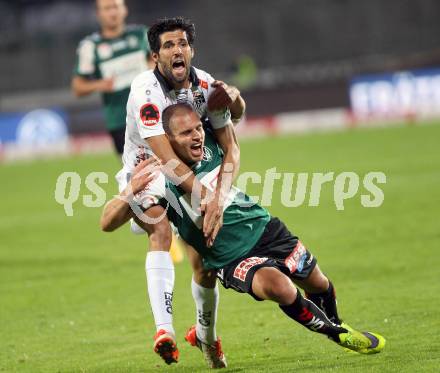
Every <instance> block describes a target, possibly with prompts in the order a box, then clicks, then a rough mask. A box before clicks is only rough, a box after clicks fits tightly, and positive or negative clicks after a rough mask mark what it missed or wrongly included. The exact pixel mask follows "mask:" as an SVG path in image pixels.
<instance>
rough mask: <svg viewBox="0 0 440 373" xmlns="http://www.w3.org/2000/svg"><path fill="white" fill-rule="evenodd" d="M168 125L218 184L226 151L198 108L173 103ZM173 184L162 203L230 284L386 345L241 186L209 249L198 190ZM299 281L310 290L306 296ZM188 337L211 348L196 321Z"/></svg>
mask: <svg viewBox="0 0 440 373" xmlns="http://www.w3.org/2000/svg"><path fill="white" fill-rule="evenodd" d="M163 126H164V129H165V132H166V134H167V136H168V138H169V141H170V144H171V146H172V147H173V150H174V151H175V153H176V155H177V156H178V157H179V158H180V159H181V160H182V161H184V162H185V163H186V164H187V165H188V166H190V167H191V169H192V171H193V172H194V173H195V175H196V177H197V178H199V180H200V182H201V183H202V184H203V185H205V186H207V187H209V186H211V187H215V183H216V180H217V179H218V176H219V175H218V173H219V170H220V165H221V164H222V151H221V149H220V148H219V146H218V145H217V143H216V141H215V138H214V135H213V134H212V132H211V131H210V130H206V131H205V130H204V129H203V125H202V122H201V121H200V118H199V116H198V115H197V113H195V112H194V110H193V108H192V107H191V106H189V105H187V104H175V105H172V106H169V107H168V108H166V109H165V110H164V112H163ZM150 163H154V161H152V160H151V159H150V160H147V161H144V163H142V164H140V165H139V166H138V167H137V168H136V171H135V172H134V176H133V178H132V185H131V187H132V188H133V189H132V191H131V192H132V193H136V192H137V191H138V190H142V188H143V187H145V185H146V184H148V183H149V182H150V181H151V178H152V173H151V172H150V171H149V170H148V167H150V166H151V165H150ZM165 167H166V165H165ZM137 175H140V176H139V177H136V176H137ZM158 177H161V174H159V175H158ZM225 177H227V176H225V175H223V179H224V178H225ZM166 186H167V189H166V192H165V193H164V195H162V196H161V197H162V198H161V203H162V205H163V206H164V207H166V208H167V215H168V218H169V220H170V221H172V222H173V224H174V225H175V226H176V227H177V229H178V231H179V233H180V234H181V236H182V237H183V238H184V240H185V241H186V242H187V243H188V244H190V245H192V246H193V247H194V249H195V250H196V251H197V252H198V253H199V254H200V255H201V256H202V257H203V264H204V266H205V268H211V269H213V271H215V272H216V274H217V277H218V278H219V280H220V282H221V283H222V284H223V286H224V287H225V288H232V289H234V290H236V291H238V292H242V293H248V294H250V295H251V296H252V297H254V298H255V299H256V300H272V301H274V302H276V303H278V305H279V307H280V309H281V310H282V311H283V312H284V313H285V314H286V315H287V316H288V317H290V318H292V319H293V320H295V321H297V322H299V323H300V324H302V325H303V326H305V327H306V328H308V329H309V330H311V331H313V332H317V333H321V334H324V335H326V336H327V337H328V338H329V339H330V340H332V341H334V342H336V343H338V344H339V345H340V346H342V347H344V348H347V349H350V350H353V351H356V352H358V353H362V354H372V353H377V352H380V351H381V350H382V349H383V347H384V345H385V339H384V338H383V337H382V336H380V335H379V334H376V333H371V332H359V331H357V330H355V329H353V328H351V327H350V326H349V325H347V324H346V323H343V322H342V320H341V319H340V318H339V315H338V311H337V306H336V297H335V292H334V287H333V285H332V283H331V281H329V279H328V278H327V277H326V276H325V275H324V274H323V273H322V272H321V270H320V269H319V267H318V265H317V260H316V258H315V257H314V256H313V255H312V254H311V253H310V252H309V251H308V250H307V249H306V248H305V247H304V245H303V244H302V243H301V241H299V239H298V237H296V236H295V235H293V234H291V233H290V232H289V230H288V229H287V228H286V226H285V225H284V224H283V223H282V222H281V221H280V220H279V219H277V218H275V217H271V216H270V215H269V213H268V212H267V211H266V210H265V209H264V208H262V207H261V206H259V205H258V204H255V203H253V202H252V201H251V200H250V199H249V198H248V197H247V196H246V195H245V194H244V193H242V192H241V191H239V190H238V189H236V188H231V189H230V190H225V193H227V196H225V198H224V201H225V204H224V206H223V207H224V215H223V220H224V221H223V227H222V228H221V229H220V231H219V233H218V235H217V237H216V239H215V241H214V244H213V246H212V247H210V248H207V247H206V244H205V240H204V235H203V231H202V229H201V227H202V216H201V215H200V213H199V212H198V211H197V210H196V209H193V208H192V206H191V196H189V195H188V194H187V193H185V192H184V190H183V189H182V188H180V187H179V186H178V185H177V186H176V185H174V184H173V183H172V182H171V181H169V180H166ZM125 195H127V193H125ZM158 197H159V196H158ZM130 205H131V207H132V208H133V204H132V203H130ZM110 206H111V203H110ZM134 210H135V212H136V211H137V212H138V213H139V210H137V209H136V208H135V209H134ZM121 213H123V214H125V213H127V210H124V211H122V210H121ZM137 215H138V214H137ZM138 218H142V217H141V216H139V215H138ZM294 284H296V285H298V286H299V287H301V288H302V289H304V291H305V293H306V297H303V296H302V295H301V293H300V291H299V290H298V289H297V288H296V287H295V285H294ZM186 339H187V341H188V342H190V343H191V344H192V345H194V346H198V347H199V348H200V349H201V350H202V351H203V347H204V346H203V343H202V342H201V341H200V340H199V338H198V337H197V334H196V330H195V329H194V327H193V328H191V329H190V330H189V332H188V333H187V336H186Z"/></svg>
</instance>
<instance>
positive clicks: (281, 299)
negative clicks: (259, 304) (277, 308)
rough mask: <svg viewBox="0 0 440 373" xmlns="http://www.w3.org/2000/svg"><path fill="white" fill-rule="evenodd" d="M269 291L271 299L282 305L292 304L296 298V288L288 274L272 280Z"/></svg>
mask: <svg viewBox="0 0 440 373" xmlns="http://www.w3.org/2000/svg"><path fill="white" fill-rule="evenodd" d="M267 291H268V294H269V295H270V297H271V299H272V300H274V301H275V302H277V303H279V304H281V305H288V304H292V303H293V302H294V301H295V299H296V288H295V286H294V285H293V284H292V282H291V281H290V279H289V278H288V277H287V276H284V278H278V279H277V280H275V281H272V283H271V284H270V286H269V287H268V289H267Z"/></svg>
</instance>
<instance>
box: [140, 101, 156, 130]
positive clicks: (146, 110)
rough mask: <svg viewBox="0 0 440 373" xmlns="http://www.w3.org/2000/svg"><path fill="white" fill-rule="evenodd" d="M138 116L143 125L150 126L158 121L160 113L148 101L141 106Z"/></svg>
mask: <svg viewBox="0 0 440 373" xmlns="http://www.w3.org/2000/svg"><path fill="white" fill-rule="evenodd" d="M140 117H141V120H142V123H143V124H144V126H147V127H151V126H155V125H156V124H157V123H159V119H160V113H159V109H158V108H157V106H156V105H154V104H151V103H148V104H145V105H144V106H142V107H141V111H140Z"/></svg>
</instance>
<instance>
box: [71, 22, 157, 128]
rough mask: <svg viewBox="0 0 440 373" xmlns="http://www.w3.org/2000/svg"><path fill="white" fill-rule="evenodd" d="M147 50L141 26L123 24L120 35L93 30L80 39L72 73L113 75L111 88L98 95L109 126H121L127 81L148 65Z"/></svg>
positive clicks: (90, 75)
mask: <svg viewBox="0 0 440 373" xmlns="http://www.w3.org/2000/svg"><path fill="white" fill-rule="evenodd" d="M149 52H150V46H149V44H148V39H147V29H146V28H145V27H144V26H136V25H130V26H126V28H125V30H124V32H123V34H122V35H121V36H119V37H117V38H112V39H106V38H104V37H103V36H102V35H101V34H100V33H94V34H92V35H89V36H87V37H86V38H84V39H83V40H82V41H81V42H80V44H79V46H78V50H77V57H76V64H75V71H74V74H75V75H79V76H81V77H84V78H86V79H105V78H114V92H111V93H104V94H103V95H102V97H103V102H104V114H105V119H106V123H107V128H108V129H109V130H115V129H120V128H124V127H125V121H126V115H127V112H126V105H127V100H128V95H129V93H130V85H131V82H132V80H133V79H134V78H135V76H136V75H138V74H140V73H141V72H143V71H145V70H146V69H147V68H148V66H147V56H148V54H149Z"/></svg>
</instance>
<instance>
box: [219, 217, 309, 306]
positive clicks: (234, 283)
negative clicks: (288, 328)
mask: <svg viewBox="0 0 440 373" xmlns="http://www.w3.org/2000/svg"><path fill="white" fill-rule="evenodd" d="M315 266H316V258H315V257H314V256H313V255H312V254H311V253H310V252H309V251H308V250H307V249H306V248H305V247H304V245H303V244H302V243H301V241H299V240H298V237H296V236H294V235H293V234H292V233H290V232H289V230H288V229H287V227H286V226H285V225H284V223H283V222H282V221H281V220H279V219H278V218H271V220H270V221H269V223H267V225H266V228H265V229H264V232H263V235H262V236H261V238H260V239H259V241H258V242H257V244H256V245H255V246H254V247H253V248H252V250H251V251H249V252H248V253H247V254H246V256H244V257H242V258H239V259H236V260H234V261H233V262H231V263H229V264H228V265H226V266H224V267H223V268H220V269H218V270H217V277H218V279H219V280H220V282H221V283H222V285H223V286H224V287H225V288H226V289H229V288H232V289H234V290H236V291H238V292H240V293H248V294H250V295H252V296H253V297H254V298H255V299H256V300H261V299H260V298H258V297H257V296H256V295H255V294H254V293H253V292H252V280H253V278H254V275H255V272H256V271H257V270H258V269H259V268H261V267H274V268H276V269H278V270H279V271H281V272H282V273H284V274H285V275H286V276H288V277H290V278H292V279H298V280H304V279H306V278H308V277H309V276H310V274H311V273H312V271H313V269H314V268H315Z"/></svg>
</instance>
